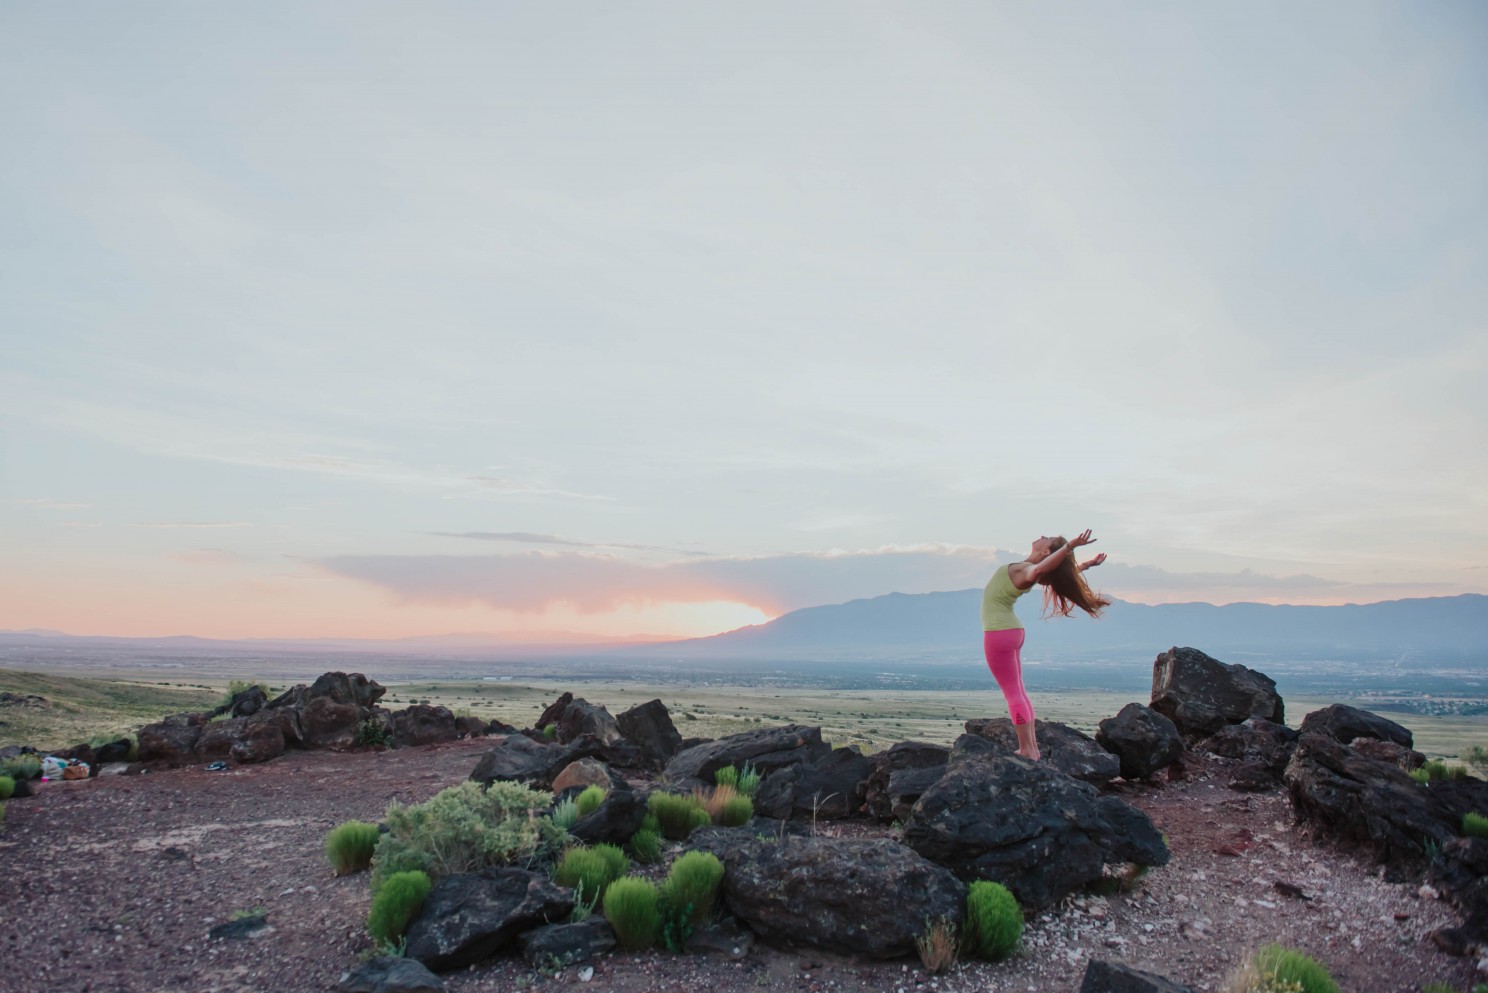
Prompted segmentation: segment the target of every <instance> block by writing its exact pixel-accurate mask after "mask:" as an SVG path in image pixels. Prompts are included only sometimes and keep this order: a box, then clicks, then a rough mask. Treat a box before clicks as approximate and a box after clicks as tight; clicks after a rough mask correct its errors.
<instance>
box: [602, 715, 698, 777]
mask: <svg viewBox="0 0 1488 993" xmlns="http://www.w3.org/2000/svg"><path fill="white" fill-rule="evenodd" d="M615 724H616V725H617V726H618V727H619V728H620V733H621V734H622V735H624V736H625V740H626V741H628V742H630V743H631V744H632V745H635V746H636V747H637V748H639V749H640V752H641V758H642V761H643V762H644V763H645V765H646V766H647V767H649V768H651V769H662V768H665V766H666V764H667V763H668V762H669V761H671V759H672V756H673V755H676V754H677V753H678V752H679V751H681V750H682V735H680V734H678V733H677V727H676V725H675V724H673V723H672V715H671V712H670V711H668V710H667V709H666V705H665V704H663V703H662V702H661V701H660V700H648V701H646V702H645V703H641V704H637V705H636V706H634V707H631V708H630V709H629V710H627V711H625V713H623V714H621V715H620V716H619V717H617V718H615Z"/></svg>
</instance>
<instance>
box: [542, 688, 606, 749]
mask: <svg viewBox="0 0 1488 993" xmlns="http://www.w3.org/2000/svg"><path fill="white" fill-rule="evenodd" d="M549 724H551V725H553V726H554V727H555V728H556V729H557V731H556V734H555V736H556V738H557V740H558V741H559V742H560V743H567V742H570V741H573V740H575V739H576V738H582V737H584V736H586V735H589V736H592V737H595V738H598V739H599V741H600V743H601V744H604V745H613V744H616V743H617V742H619V741H622V740H623V736H622V735H621V734H620V726H619V725H618V724H616V723H615V718H613V717H611V716H610V712H609V711H608V710H606V709H605V708H604V707H602V706H600V705H598V704H594V703H590V702H589V701H588V700H585V699H583V698H577V699H576V698H575V697H574V695H573V694H572V693H564V694H563V695H562V696H560V697H559V698H558V699H557V700H555V701H553V703H551V704H549V705H548V709H547V710H544V711H543V712H542V716H540V717H538V719H537V724H536V725H535V726H536V727H537V728H539V729H541V728H545V727H547V726H548V725H549Z"/></svg>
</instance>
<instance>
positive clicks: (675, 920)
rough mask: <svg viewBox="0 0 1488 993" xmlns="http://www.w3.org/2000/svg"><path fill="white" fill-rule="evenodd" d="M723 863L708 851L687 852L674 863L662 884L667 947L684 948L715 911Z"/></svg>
mask: <svg viewBox="0 0 1488 993" xmlns="http://www.w3.org/2000/svg"><path fill="white" fill-rule="evenodd" d="M722 881H723V863H722V862H720V861H718V857H717V856H715V855H710V854H709V853H707V852H687V853H686V854H684V855H683V856H682V857H681V858H679V859H677V861H675V862H673V863H672V868H671V870H670V871H669V872H668V873H667V877H666V880H665V882H663V883H662V884H661V907H662V916H663V917H664V919H665V922H666V939H667V947H668V948H671V949H672V950H673V951H680V950H681V947H682V945H683V943H685V942H686V941H687V939H688V937H690V936H691V934H692V932H693V931H694V930H695V929H696V928H697V926H698V925H699V924H702V923H703V922H704V921H706V920H707V919H708V916H709V915H710V914H712V913H713V903H714V901H716V900H717V899H718V884H719V883H721V882H722Z"/></svg>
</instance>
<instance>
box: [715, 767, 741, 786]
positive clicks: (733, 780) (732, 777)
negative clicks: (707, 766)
mask: <svg viewBox="0 0 1488 993" xmlns="http://www.w3.org/2000/svg"><path fill="white" fill-rule="evenodd" d="M713 783H714V785H716V786H728V787H732V788H733V789H735V790H737V789H738V788H739V770H738V769H736V768H734V767H733V766H731V765H726V766H724V767H723V768H722V769H719V770H718V771H717V772H715V773H713Z"/></svg>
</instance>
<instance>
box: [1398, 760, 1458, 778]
mask: <svg viewBox="0 0 1488 993" xmlns="http://www.w3.org/2000/svg"><path fill="white" fill-rule="evenodd" d="M1468 775H1469V774H1468V771H1467V767H1466V766H1461V765H1454V766H1448V765H1447V764H1446V763H1445V762H1442V761H1440V760H1438V759H1432V760H1431V761H1430V762H1427V763H1426V764H1425V765H1423V766H1421V768H1419V769H1414V770H1412V771H1411V774H1410V776H1411V778H1412V779H1414V780H1415V781H1416V782H1418V783H1435V782H1440V781H1441V780H1443V779H1466V778H1468Z"/></svg>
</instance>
